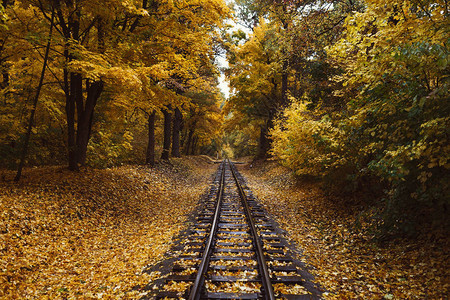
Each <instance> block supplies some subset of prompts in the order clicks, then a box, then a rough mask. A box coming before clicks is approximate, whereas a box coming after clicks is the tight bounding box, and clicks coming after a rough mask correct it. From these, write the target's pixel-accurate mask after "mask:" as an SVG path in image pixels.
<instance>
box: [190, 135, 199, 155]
mask: <svg viewBox="0 0 450 300" xmlns="http://www.w3.org/2000/svg"><path fill="white" fill-rule="evenodd" d="M197 142H198V137H197V136H196V135H195V136H194V137H193V138H192V146H191V147H192V148H191V155H195V153H196V150H197Z"/></svg>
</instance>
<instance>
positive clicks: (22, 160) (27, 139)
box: [14, 9, 55, 181]
mask: <svg viewBox="0 0 450 300" xmlns="http://www.w3.org/2000/svg"><path fill="white" fill-rule="evenodd" d="M54 17H55V10H54V9H53V10H52V17H51V21H50V31H49V33H48V42H47V45H46V47H45V54H44V62H43V64H42V71H41V77H40V78H39V84H38V86H37V89H36V95H35V96H34V101H33V108H32V109H31V113H30V119H29V120H28V128H27V133H26V135H25V142H24V145H23V149H22V155H21V157H20V163H19V167H18V169H17V174H16V177H15V178H14V181H19V180H20V177H21V176H22V169H23V166H24V165H25V158H26V156H27V152H28V146H29V144H30V137H31V130H32V128H33V120H34V116H35V114H36V108H37V103H38V100H39V94H40V93H41V89H42V86H43V85H44V76H45V69H46V68H47V63H48V55H49V52H50V44H51V39H52V32H53V21H54Z"/></svg>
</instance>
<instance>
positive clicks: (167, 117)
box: [161, 105, 172, 160]
mask: <svg viewBox="0 0 450 300" xmlns="http://www.w3.org/2000/svg"><path fill="white" fill-rule="evenodd" d="M170 109H171V107H170V105H169V106H168V107H167V109H163V110H162V113H163V115H164V142H163V151H162V154H161V159H164V160H169V152H170V143H171V141H170V140H171V129H172V128H171V125H172V113H170V111H169V110H170Z"/></svg>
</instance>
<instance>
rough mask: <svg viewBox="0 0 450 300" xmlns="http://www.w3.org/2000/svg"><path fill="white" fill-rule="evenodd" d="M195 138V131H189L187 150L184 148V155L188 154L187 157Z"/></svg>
mask: <svg viewBox="0 0 450 300" xmlns="http://www.w3.org/2000/svg"><path fill="white" fill-rule="evenodd" d="M193 137H194V129H193V128H191V129H189V133H188V137H187V142H186V148H184V154H186V155H189V154H190V150H191V146H192V138H193Z"/></svg>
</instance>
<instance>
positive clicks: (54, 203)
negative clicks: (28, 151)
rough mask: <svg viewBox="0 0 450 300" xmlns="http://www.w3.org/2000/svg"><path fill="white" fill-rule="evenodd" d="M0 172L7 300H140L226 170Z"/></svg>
mask: <svg viewBox="0 0 450 300" xmlns="http://www.w3.org/2000/svg"><path fill="white" fill-rule="evenodd" d="M173 163H174V166H168V165H165V166H159V167H157V168H155V169H149V168H147V167H140V166H123V167H118V168H112V169H105V170H93V169H84V170H82V171H81V172H79V173H73V172H69V171H67V170H66V169H65V168H63V167H42V168H33V169H27V170H25V172H24V177H23V179H22V180H21V181H20V183H14V182H12V181H11V179H12V178H13V176H14V174H13V173H12V172H7V171H0V173H1V175H2V176H1V177H2V179H1V180H0V298H20V299H24V298H25V299H26V298H28V299H33V298H39V299H61V298H62V299H64V298H68V299H71V298H72V299H75V298H76V299H78V298H82V299H89V298H114V299H115V298H137V297H139V294H140V291H139V289H138V288H135V289H133V287H136V286H144V285H145V284H147V283H148V282H149V281H151V280H152V278H150V277H151V275H148V274H146V273H142V270H143V269H144V268H145V267H146V266H147V265H153V264H155V263H156V262H157V261H158V260H161V259H162V258H163V256H164V253H165V252H166V251H167V250H168V249H169V248H170V246H171V243H172V238H173V237H174V236H175V235H176V234H177V233H178V232H179V231H180V230H181V229H182V227H183V226H184V224H183V222H184V220H185V219H186V215H187V214H189V213H190V212H191V211H192V210H193V208H194V206H195V204H196V202H197V201H198V200H199V198H200V195H201V194H202V193H203V192H205V191H206V188H207V186H208V185H209V183H210V181H211V175H212V174H213V172H214V171H215V170H216V168H217V166H215V165H213V164H211V163H207V162H206V160H205V159H201V158H199V157H197V158H185V159H183V162H181V161H180V160H175V161H173Z"/></svg>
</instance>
